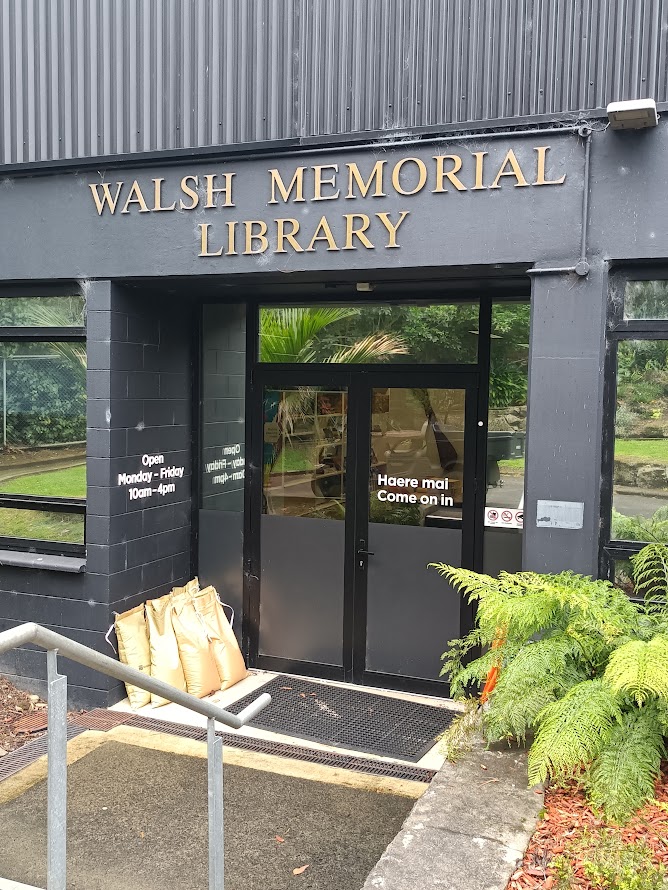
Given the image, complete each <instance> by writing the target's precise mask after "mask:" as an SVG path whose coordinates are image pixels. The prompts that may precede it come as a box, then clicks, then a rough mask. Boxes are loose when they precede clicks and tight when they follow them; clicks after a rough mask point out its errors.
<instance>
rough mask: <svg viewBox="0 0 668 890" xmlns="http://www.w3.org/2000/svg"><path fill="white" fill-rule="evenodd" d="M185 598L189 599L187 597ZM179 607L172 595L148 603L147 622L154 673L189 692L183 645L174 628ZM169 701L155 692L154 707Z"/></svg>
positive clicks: (159, 678)
mask: <svg viewBox="0 0 668 890" xmlns="http://www.w3.org/2000/svg"><path fill="white" fill-rule="evenodd" d="M182 596H185V594H183V595H182ZM174 608H175V604H174V600H173V599H172V596H171V594H169V593H168V594H166V595H165V596H161V597H159V598H158V599H154V600H148V602H147V603H146V622H147V624H148V638H149V644H150V649H151V674H152V676H153V677H156V678H157V679H158V680H164V682H165V683H169V684H170V685H172V686H176V688H177V689H181V690H182V691H183V692H185V691H186V678H185V675H184V673H183V667H182V666H181V659H180V658H179V646H178V643H177V641H176V634H175V632H174V625H173V612H174ZM167 701H168V700H167V699H166V698H162V697H161V696H159V695H155V694H154V693H151V703H152V704H153V705H154V706H156V707H157V706H158V705H164V704H167Z"/></svg>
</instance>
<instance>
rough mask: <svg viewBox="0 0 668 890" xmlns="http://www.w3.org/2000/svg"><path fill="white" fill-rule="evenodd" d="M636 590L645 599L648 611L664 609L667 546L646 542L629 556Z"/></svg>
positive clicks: (667, 564) (667, 590)
mask: <svg viewBox="0 0 668 890" xmlns="http://www.w3.org/2000/svg"><path fill="white" fill-rule="evenodd" d="M631 565H632V566H633V581H634V584H635V588H636V592H637V593H638V594H640V596H642V597H643V598H644V600H645V606H646V608H647V609H648V610H650V611H655V610H656V611H660V612H665V611H666V596H667V595H668V547H667V546H666V545H665V544H647V546H645V547H643V549H642V550H641V551H640V553H636V554H635V556H632V557H631Z"/></svg>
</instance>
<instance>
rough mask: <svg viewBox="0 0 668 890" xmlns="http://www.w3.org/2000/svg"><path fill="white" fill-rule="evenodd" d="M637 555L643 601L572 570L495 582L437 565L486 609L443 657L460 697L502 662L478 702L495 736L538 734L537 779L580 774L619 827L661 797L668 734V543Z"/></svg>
mask: <svg viewBox="0 0 668 890" xmlns="http://www.w3.org/2000/svg"><path fill="white" fill-rule="evenodd" d="M631 562H632V566H633V575H634V582H635V590H636V593H637V594H639V595H640V596H639V601H638V602H635V601H632V600H630V599H629V598H628V596H627V595H626V594H625V593H624V592H623V591H622V590H619V589H618V588H616V587H614V586H613V585H612V584H610V582H608V581H596V580H593V579H591V578H587V577H584V576H581V575H576V574H574V573H572V572H562V573H560V574H558V575H539V574H536V573H534V572H519V573H516V574H510V573H507V572H501V573H500V575H499V577H498V578H492V577H489V576H487V575H481V574H478V573H477V572H473V571H470V570H468V569H461V568H456V567H453V566H449V565H445V564H442V563H432V566H433V567H434V568H435V569H436V570H437V571H439V572H440V573H441V574H442V575H443V576H444V577H445V578H447V580H448V581H449V582H450V583H451V584H452V586H453V587H454V588H455V589H457V590H459V591H461V592H462V593H463V594H464V596H465V597H466V598H467V599H468V601H469V602H475V603H476V605H477V618H476V626H475V628H474V629H473V630H472V631H471V632H470V633H469V634H468V635H467V636H465V637H463V638H461V639H458V640H452V641H450V643H449V644H448V649H447V651H446V652H444V653H443V670H442V671H441V674H442V675H449V678H450V686H451V693H452V695H453V696H454V697H457V698H464V699H466V698H467V696H468V694H469V692H470V690H471V688H472V687H475V686H477V685H478V684H480V683H482V682H483V681H484V680H485V678H486V677H488V676H489V674H490V672H491V671H493V670H494V669H496V670H497V671H498V680H497V683H496V686H495V687H494V689H493V690H492V691H491V693H490V694H489V697H488V703H487V704H486V705H485V707H482V706H480V708H479V709H478V718H479V722H480V725H481V727H482V729H483V732H484V734H485V736H486V738H487V739H488V740H489V741H498V740H501V739H516V740H517V741H520V742H524V741H526V739H527V737H532V744H531V747H530V750H529V782H530V784H534V783H536V782H542V781H545V780H546V779H555V780H563V779H568V778H573V777H577V778H578V779H579V780H580V781H581V782H582V783H583V784H584V786H585V788H586V790H587V792H588V794H589V796H590V799H591V800H592V802H593V803H594V804H595V805H597V806H599V807H600V808H601V809H602V810H603V811H604V812H605V814H606V816H607V817H608V818H609V819H611V820H612V821H617V822H619V821H625V820H626V819H627V818H628V817H629V816H630V815H631V814H632V813H633V812H634V811H635V810H636V809H638V808H639V807H640V806H642V804H643V803H645V802H646V801H648V800H649V799H650V798H651V797H652V796H653V793H654V783H655V780H656V778H657V776H658V775H659V771H660V766H661V759H662V757H664V756H666V748H665V744H666V735H667V734H668V605H667V604H666V596H667V594H668V546H666V545H665V544H650V545H648V546H646V547H645V548H643V550H641V551H640V552H639V553H638V554H636V556H634V557H633V558H632V560H631ZM481 652H482V654H480V653H481ZM470 722H471V721H470V720H469V723H470Z"/></svg>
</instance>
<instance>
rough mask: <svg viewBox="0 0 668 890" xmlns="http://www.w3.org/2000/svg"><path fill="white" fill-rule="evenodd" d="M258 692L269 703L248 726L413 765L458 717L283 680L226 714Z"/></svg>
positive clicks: (266, 686) (387, 698)
mask: <svg viewBox="0 0 668 890" xmlns="http://www.w3.org/2000/svg"><path fill="white" fill-rule="evenodd" d="M260 692H268V693H269V694H270V695H271V698H272V701H271V704H270V705H269V706H268V707H267V708H265V709H264V710H263V711H262V712H261V713H260V714H258V716H257V717H256V718H255V719H254V720H253V721H252V723H251V725H252V726H255V727H257V728H259V729H266V730H269V731H270V732H276V733H280V734H281V735H289V736H296V737H298V738H302V739H308V740H310V741H315V742H320V743H321V744H326V745H332V746H333V747H338V748H349V749H351V750H353V751H363V752H366V753H368V754H376V755H379V756H381V757H394V758H397V759H400V760H408V761H411V762H413V763H414V762H416V761H418V760H419V759H420V758H421V757H422V756H424V754H426V753H427V751H429V750H430V749H431V748H432V747H433V746H434V744H435V743H436V741H437V739H438V737H439V736H440V735H441V734H442V733H443V731H444V730H445V729H447V727H448V726H449V725H450V723H451V722H452V720H453V719H454V717H456V715H457V712H456V711H453V710H450V709H449V708H441V707H436V706H434V705H425V704H422V703H421V702H415V701H410V700H406V699H403V698H395V697H393V696H387V695H379V694H377V693H373V692H366V691H363V690H360V689H355V688H354V687H350V686H333V685H331V684H328V683H314V682H312V681H310V680H302V679H301V678H297V677H289V676H284V675H282V676H278V677H274V678H273V679H272V680H269V682H268V683H265V684H264V686H261V687H260V688H259V689H256V690H254V691H253V692H252V693H249V695H246V696H244V697H243V698H241V699H239V700H238V701H236V702H234V704H232V705H229V706H228V710H229V711H231V712H232V713H237V714H238V713H239V711H241V710H242V709H243V708H245V707H246V705H248V704H250V703H251V702H252V701H254V700H255V699H256V698H257V696H258V693H260Z"/></svg>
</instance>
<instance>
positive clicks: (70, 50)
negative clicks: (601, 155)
mask: <svg viewBox="0 0 668 890" xmlns="http://www.w3.org/2000/svg"><path fill="white" fill-rule="evenodd" d="M667 39H668V0H0V95H1V99H2V102H1V104H0V133H1V155H0V163H5V164H11V163H20V162H25V161H34V160H49V159H54V158H70V157H87V156H96V155H109V154H120V153H127V152H139V151H158V150H164V149H172V148H179V147H192V146H207V145H216V144H226V143H239V142H256V141H264V140H275V139H283V138H295V137H306V136H317V135H325V134H345V133H350V132H357V131H363V130H383V129H390V130H393V129H403V128H406V127H420V126H427V127H429V126H437V125H439V124H451V123H457V122H472V121H489V120H494V119H499V118H508V117H515V116H527V115H540V114H552V113H560V112H577V111H578V110H583V109H596V108H601V107H604V106H605V105H606V104H607V102H608V101H611V100H614V99H627V98H638V97H643V96H651V97H653V98H655V99H656V100H657V101H665V100H666V99H667V98H668V95H667V80H668V75H667V52H666V43H667Z"/></svg>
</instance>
